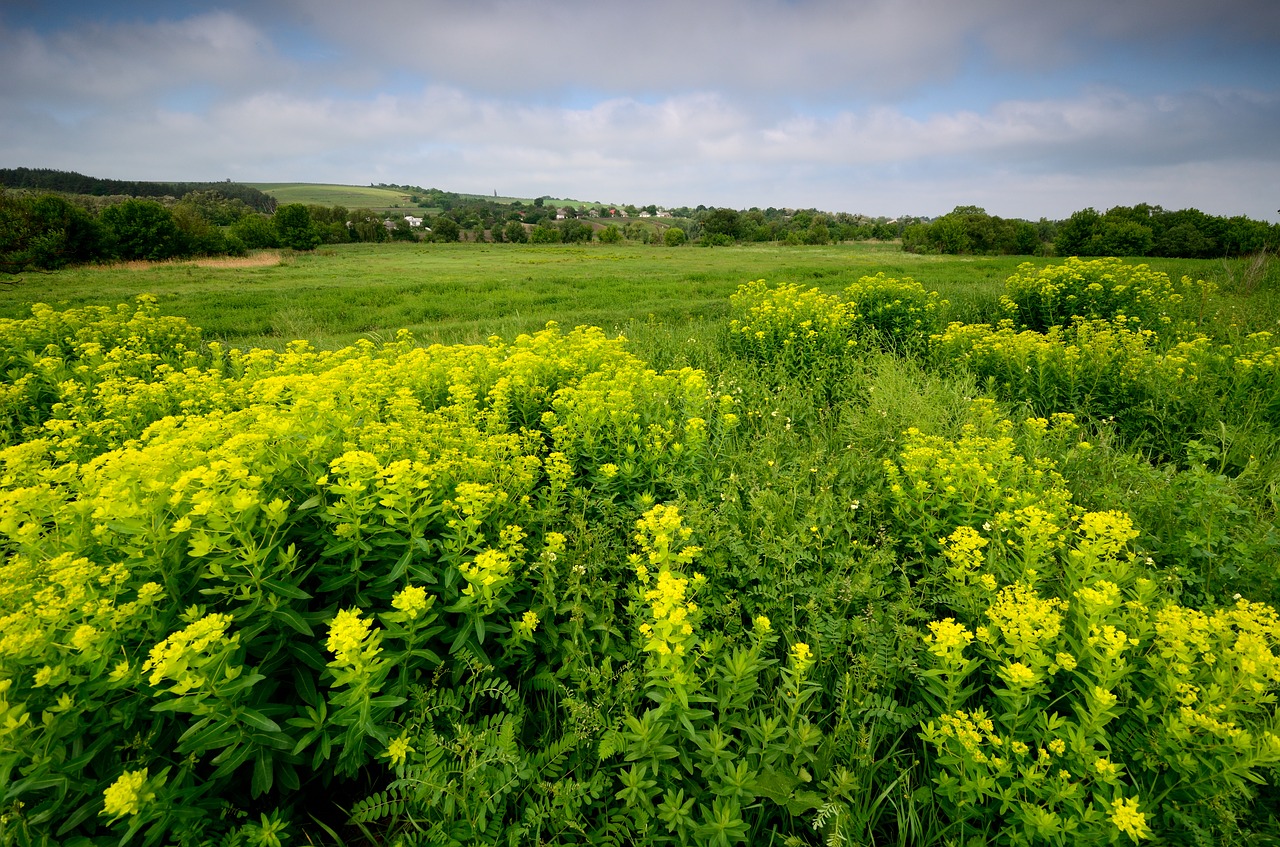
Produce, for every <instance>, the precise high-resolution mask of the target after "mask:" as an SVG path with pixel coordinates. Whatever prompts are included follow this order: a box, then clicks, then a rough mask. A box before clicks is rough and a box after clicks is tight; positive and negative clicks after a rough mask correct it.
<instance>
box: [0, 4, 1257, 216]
mask: <svg viewBox="0 0 1280 847" xmlns="http://www.w3.org/2000/svg"><path fill="white" fill-rule="evenodd" d="M0 79H3V80H5V83H4V84H3V85H0V167H31V168H56V169H60V170H69V171H78V172H80V173H83V174H88V175H90V176H95V177H103V178H113V179H130V180H156V181H205V180H210V181H214V180H224V179H231V180H233V181H236V182H320V183H340V184H347V185H369V184H371V183H391V184H408V185H418V186H422V187H424V188H440V189H444V190H446V191H457V192H462V193H475V194H492V193H494V192H497V193H498V194H500V195H503V196H516V197H538V196H543V195H549V196H552V197H562V198H573V199H576V200H582V201H589V202H590V201H599V202H605V203H617V204H623V203H633V204H636V205H648V204H650V203H653V204H657V205H659V206H668V207H678V206H690V207H693V206H697V205H706V206H728V207H731V208H735V209H746V208H750V207H753V206H758V207H760V208H766V207H769V206H774V207H777V208H817V209H821V210H825V211H835V212H852V213H857V214H865V215H872V216H881V215H883V216H890V217H894V216H900V215H908V214H909V215H922V216H936V215H940V214H944V213H946V212H948V211H950V210H951V209H952V208H954V207H956V206H959V205H965V206H969V205H974V206H981V207H983V208H985V209H986V210H987V211H988V212H989V213H990V214H993V215H999V216H1001V217H1020V218H1027V219H1030V220H1036V219H1038V218H1041V217H1047V218H1050V219H1062V218H1065V217H1067V216H1069V215H1070V214H1071V213H1072V212H1074V211H1077V210H1079V209H1083V208H1086V207H1093V208H1096V209H1098V210H1099V211H1104V210H1106V209H1108V208H1111V207H1112V206H1117V205H1125V206H1129V205H1133V204H1136V203H1143V202H1145V203H1151V204H1158V205H1161V206H1163V207H1164V208H1166V209H1182V208H1188V207H1194V208H1198V209H1200V210H1201V211H1204V212H1208V213H1210V214H1216V215H1248V216H1249V217H1252V218H1256V219H1259V220H1268V221H1273V222H1274V221H1280V2H1277V0H1218V2H1215V3H1209V2H1206V0H1141V2H1138V0H965V1H964V2H960V1H959V0H736V1H735V0H699V2H674V0H647V2H646V0H638V1H637V0H632V2H625V3H624V2H613V0H465V2H464V0H369V2H361V0H226V2H222V3H218V2H212V3H196V2H189V0H121V2H111V1H110V0H106V2H104V1H103V0H99V2H94V3H89V2H59V0H0Z"/></svg>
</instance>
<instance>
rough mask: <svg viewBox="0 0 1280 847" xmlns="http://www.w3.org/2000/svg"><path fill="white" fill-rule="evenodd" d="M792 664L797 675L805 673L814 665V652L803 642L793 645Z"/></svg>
mask: <svg viewBox="0 0 1280 847" xmlns="http://www.w3.org/2000/svg"><path fill="white" fill-rule="evenodd" d="M791 664H792V667H794V668H795V671H796V673H804V672H805V671H807V670H808V669H809V668H810V666H812V665H813V650H812V649H811V648H810V647H809V645H808V644H806V643H805V642H803V641H797V642H796V643H795V644H793V645H791Z"/></svg>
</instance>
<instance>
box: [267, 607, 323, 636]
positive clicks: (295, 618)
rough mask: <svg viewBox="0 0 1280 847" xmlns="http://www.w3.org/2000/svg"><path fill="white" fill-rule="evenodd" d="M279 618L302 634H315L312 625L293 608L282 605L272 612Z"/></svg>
mask: <svg viewBox="0 0 1280 847" xmlns="http://www.w3.org/2000/svg"><path fill="white" fill-rule="evenodd" d="M271 614H272V616H273V617H275V618H276V619H277V620H281V621H284V622H285V624H286V625H288V626H289V627H290V628H291V629H293V630H295V631H297V632H299V633H301V634H302V635H308V636H310V635H314V634H315V633H314V631H313V630H312V629H311V625H310V624H308V623H307V622H306V621H305V620H303V619H302V616H301V615H299V614H298V613H297V612H295V611H294V610H293V609H290V608H286V607H282V608H279V609H276V610H275V611H274V612H272V613H271Z"/></svg>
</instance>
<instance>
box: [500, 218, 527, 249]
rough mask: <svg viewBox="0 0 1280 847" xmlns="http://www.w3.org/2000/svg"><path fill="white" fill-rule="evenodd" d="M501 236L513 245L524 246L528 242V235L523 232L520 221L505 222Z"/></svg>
mask: <svg viewBox="0 0 1280 847" xmlns="http://www.w3.org/2000/svg"><path fill="white" fill-rule="evenodd" d="M502 235H503V237H505V238H506V239H507V241H510V242H511V243H513V244H524V243H525V242H527V241H528V240H529V233H527V232H525V229H524V224H522V223H520V221H507V225H506V226H504V227H503V228H502Z"/></svg>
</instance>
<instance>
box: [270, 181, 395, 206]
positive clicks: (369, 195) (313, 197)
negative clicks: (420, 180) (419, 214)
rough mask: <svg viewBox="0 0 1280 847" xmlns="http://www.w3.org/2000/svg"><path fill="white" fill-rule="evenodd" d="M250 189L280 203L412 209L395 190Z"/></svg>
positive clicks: (285, 185)
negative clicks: (269, 196)
mask: <svg viewBox="0 0 1280 847" xmlns="http://www.w3.org/2000/svg"><path fill="white" fill-rule="evenodd" d="M251 185H252V186H253V187H254V188H256V189H258V190H259V191H261V192H263V193H264V194H269V195H271V196H272V197H274V198H276V201H277V202H279V203H309V204H310V203H314V204H316V205H319V206H346V207H347V208H348V209H373V210H374V211H386V210H388V209H400V208H403V209H412V208H415V207H414V204H413V203H411V202H410V200H409V195H408V194H406V193H405V192H403V191H399V190H397V189H394V188H375V187H374V186H368V187H365V186H362V185H326V184H323V183H308V182H255V183H251Z"/></svg>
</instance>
